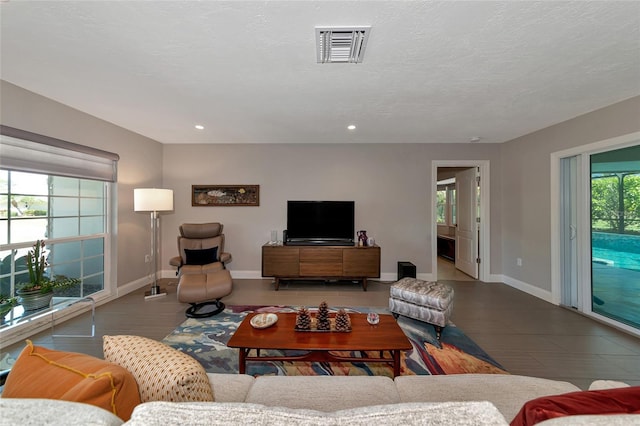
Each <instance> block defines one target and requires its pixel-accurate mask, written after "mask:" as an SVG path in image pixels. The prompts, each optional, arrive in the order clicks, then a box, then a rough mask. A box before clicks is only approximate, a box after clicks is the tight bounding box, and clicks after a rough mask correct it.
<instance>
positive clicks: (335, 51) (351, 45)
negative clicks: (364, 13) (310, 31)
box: [316, 27, 371, 64]
mask: <svg viewBox="0 0 640 426" xmlns="http://www.w3.org/2000/svg"><path fill="white" fill-rule="evenodd" d="M370 32H371V27H316V52H317V58H318V63H320V64H324V63H326V62H341V63H354V64H357V63H358V62H362V57H363V56H364V48H365V47H366V46H367V39H368V38H369V33H370Z"/></svg>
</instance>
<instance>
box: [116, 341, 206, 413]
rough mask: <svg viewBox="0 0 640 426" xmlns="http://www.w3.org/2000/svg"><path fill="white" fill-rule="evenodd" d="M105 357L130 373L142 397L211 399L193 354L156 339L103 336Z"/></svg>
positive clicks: (155, 399) (143, 398)
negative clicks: (190, 354) (191, 355)
mask: <svg viewBox="0 0 640 426" xmlns="http://www.w3.org/2000/svg"><path fill="white" fill-rule="evenodd" d="M103 351H104V357H105V359H106V360H108V361H111V362H114V363H116V364H118V365H121V366H122V367H124V368H126V369H127V370H129V371H130V372H131V374H133V377H135V379H136V382H138V388H139V390H140V399H141V400H142V402H146V401H213V391H212V390H211V386H210V385H209V378H208V377H207V372H206V371H205V370H204V367H203V366H202V365H201V364H200V363H199V362H198V361H196V360H195V359H194V358H192V357H190V356H189V355H187V354H184V353H182V352H180V351H177V350H176V349H173V348H172V347H170V346H167V345H165V344H164V343H162V342H158V341H157V340H152V339H147V338H146V337H139V336H104V337H103Z"/></svg>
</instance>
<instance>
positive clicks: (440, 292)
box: [389, 277, 453, 339]
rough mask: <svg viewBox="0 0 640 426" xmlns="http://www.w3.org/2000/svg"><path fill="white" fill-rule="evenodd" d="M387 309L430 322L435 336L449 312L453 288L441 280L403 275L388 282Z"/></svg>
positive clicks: (438, 334) (440, 330)
mask: <svg viewBox="0 0 640 426" xmlns="http://www.w3.org/2000/svg"><path fill="white" fill-rule="evenodd" d="M389 310H390V311H391V312H392V313H393V314H394V316H395V317H396V318H397V317H398V315H404V316H406V317H410V318H413V319H417V320H420V321H424V322H427V323H429V324H433V325H434V326H435V327H436V334H437V338H438V339H439V338H440V334H441V332H442V328H443V327H445V326H446V325H447V321H448V320H449V317H450V316H451V313H452V312H453V289H452V288H451V287H450V286H448V285H446V284H443V283H439V282H435V281H423V280H418V279H416V278H410V277H405V278H403V279H401V280H400V281H397V282H395V283H393V284H392V285H391V291H390V297H389Z"/></svg>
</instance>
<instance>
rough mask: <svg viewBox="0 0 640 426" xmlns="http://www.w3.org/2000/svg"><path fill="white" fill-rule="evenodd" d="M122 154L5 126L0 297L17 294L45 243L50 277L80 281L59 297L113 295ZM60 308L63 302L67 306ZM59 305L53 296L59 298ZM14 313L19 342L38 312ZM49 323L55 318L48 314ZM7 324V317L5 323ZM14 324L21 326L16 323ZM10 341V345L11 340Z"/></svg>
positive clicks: (0, 134) (0, 167) (0, 170)
mask: <svg viewBox="0 0 640 426" xmlns="http://www.w3.org/2000/svg"><path fill="white" fill-rule="evenodd" d="M118 159H119V157H118V155H116V154H113V153H109V152H106V151H101V150H98V149H94V148H90V147H86V146H83V145H78V144H74V143H70V142H66V141H62V140H59V139H54V138H50V137H48V136H43V135H38V134H35V133H30V132H26V131H23V130H19V129H14V128H11V127H7V126H2V125H0V292H1V293H2V294H3V295H5V296H13V295H15V292H16V289H17V288H19V287H18V286H19V285H20V284H21V283H22V282H26V281H27V280H28V278H27V274H28V272H27V262H26V255H27V252H28V251H29V250H30V249H31V247H32V246H33V244H34V243H35V242H36V241H37V240H45V241H46V256H47V262H48V267H47V271H46V272H47V274H49V275H54V276H57V275H65V276H67V277H71V278H79V279H80V284H79V285H78V286H74V287H72V288H70V289H67V290H65V291H64V292H63V293H59V294H57V296H58V297H59V298H60V299H69V298H76V297H86V296H89V295H94V294H98V298H100V297H103V296H107V295H108V294H109V290H110V286H109V285H108V283H109V282H110V280H109V277H110V276H111V275H112V274H113V272H114V271H115V270H114V268H115V263H114V262H111V259H110V258H109V255H110V253H111V250H110V247H111V245H112V241H111V240H112V238H113V235H114V234H113V233H112V229H113V224H114V218H113V217H112V215H111V214H110V212H111V209H110V206H111V205H112V202H113V200H112V199H111V197H113V195H112V194H113V191H112V186H113V185H114V182H115V181H116V177H117V161H118ZM61 303H62V302H61ZM54 306H56V305H55V298H54ZM20 309H21V310H20V311H16V310H15V309H14V311H16V312H12V313H10V314H8V316H11V318H9V320H10V321H9V322H5V323H4V324H3V325H2V327H0V328H2V329H3V330H2V335H3V337H4V335H5V332H8V330H7V328H8V326H12V327H13V326H14V325H15V326H17V327H18V328H16V329H14V330H12V331H11V332H10V333H7V334H11V333H13V334H12V335H11V336H12V338H14V337H15V336H16V335H17V334H18V333H20V332H21V331H20V330H22V329H28V328H29V327H31V326H34V327H35V326H36V325H39V324H35V323H33V324H31V320H29V321H24V322H21V321H22V318H28V319H29V318H31V317H33V315H31V314H32V313H37V312H36V311H34V312H29V311H26V312H22V307H20ZM47 318H48V321H50V320H51V316H48V317H47ZM4 320H5V321H6V320H7V317H5V318H4ZM14 320H15V321H14ZM6 344H10V343H6Z"/></svg>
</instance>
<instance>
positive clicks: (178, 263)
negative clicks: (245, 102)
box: [169, 256, 182, 269]
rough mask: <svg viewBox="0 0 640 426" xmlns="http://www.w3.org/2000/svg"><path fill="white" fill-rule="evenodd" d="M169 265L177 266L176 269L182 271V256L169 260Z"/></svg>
mask: <svg viewBox="0 0 640 426" xmlns="http://www.w3.org/2000/svg"><path fill="white" fill-rule="evenodd" d="M169 265H171V266H175V267H176V268H178V269H180V267H181V266H182V258H181V257H180V256H176V257H172V258H171V259H170V260H169Z"/></svg>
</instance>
